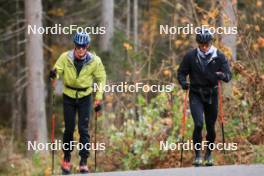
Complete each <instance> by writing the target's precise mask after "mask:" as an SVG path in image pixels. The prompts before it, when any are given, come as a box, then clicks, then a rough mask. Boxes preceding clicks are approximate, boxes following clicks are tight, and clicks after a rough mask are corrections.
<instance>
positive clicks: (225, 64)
mask: <svg viewBox="0 0 264 176" xmlns="http://www.w3.org/2000/svg"><path fill="white" fill-rule="evenodd" d="M221 72H223V73H224V75H225V76H224V79H223V81H224V82H229V81H230V80H231V78H232V73H231V71H230V66H229V63H228V60H227V59H226V57H225V56H224V55H223V57H222V59H221Z"/></svg>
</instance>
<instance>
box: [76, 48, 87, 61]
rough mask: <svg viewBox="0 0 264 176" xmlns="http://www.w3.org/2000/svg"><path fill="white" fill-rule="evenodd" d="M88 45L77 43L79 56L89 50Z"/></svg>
mask: <svg viewBox="0 0 264 176" xmlns="http://www.w3.org/2000/svg"><path fill="white" fill-rule="evenodd" d="M87 48H88V46H86V45H75V51H76V54H77V56H78V57H80V58H81V57H83V56H84V55H85V53H86V52H87Z"/></svg>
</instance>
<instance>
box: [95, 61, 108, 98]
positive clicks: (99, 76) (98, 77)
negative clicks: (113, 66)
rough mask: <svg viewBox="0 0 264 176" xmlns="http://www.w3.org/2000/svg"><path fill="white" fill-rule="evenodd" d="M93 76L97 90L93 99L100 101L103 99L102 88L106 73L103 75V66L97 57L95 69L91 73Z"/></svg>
mask: <svg viewBox="0 0 264 176" xmlns="http://www.w3.org/2000/svg"><path fill="white" fill-rule="evenodd" d="M93 76H94V79H95V82H96V83H97V85H98V90H97V92H96V95H95V99H96V100H101V99H103V93H104V86H105V84H106V73H105V68H104V65H103V63H102V61H101V59H100V58H99V57H98V60H97V65H96V69H95V71H94V72H93Z"/></svg>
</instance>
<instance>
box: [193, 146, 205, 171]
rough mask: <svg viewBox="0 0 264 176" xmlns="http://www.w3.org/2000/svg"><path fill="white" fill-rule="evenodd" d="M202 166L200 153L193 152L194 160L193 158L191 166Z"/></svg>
mask: <svg viewBox="0 0 264 176" xmlns="http://www.w3.org/2000/svg"><path fill="white" fill-rule="evenodd" d="M202 164H203V160H202V157H201V152H200V151H199V150H198V151H195V158H194V161H193V165H194V166H195V167H199V166H201V165H202Z"/></svg>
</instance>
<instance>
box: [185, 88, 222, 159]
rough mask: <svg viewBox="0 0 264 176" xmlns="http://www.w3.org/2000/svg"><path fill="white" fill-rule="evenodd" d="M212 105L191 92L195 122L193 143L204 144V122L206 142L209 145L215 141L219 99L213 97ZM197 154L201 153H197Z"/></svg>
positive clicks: (192, 112)
mask: <svg viewBox="0 0 264 176" xmlns="http://www.w3.org/2000/svg"><path fill="white" fill-rule="evenodd" d="M211 98H212V101H211V104H209V102H206V101H204V100H203V99H202V97H201V96H200V95H199V94H196V93H192V92H190V108H191V114H192V118H193V121H194V131H193V143H194V144H197V143H200V144H201V143H202V130H203V121H204V119H205V124H206V131H207V135H206V140H207V141H208V145H209V144H210V143H214V141H215V136H216V135H215V122H216V119H217V113H218V97H217V95H213V96H212V97H211ZM195 153H196V154H198V153H200V152H199V151H195Z"/></svg>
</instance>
